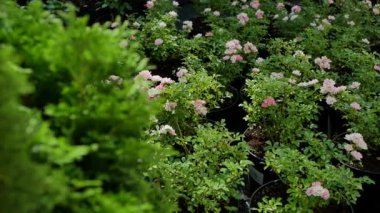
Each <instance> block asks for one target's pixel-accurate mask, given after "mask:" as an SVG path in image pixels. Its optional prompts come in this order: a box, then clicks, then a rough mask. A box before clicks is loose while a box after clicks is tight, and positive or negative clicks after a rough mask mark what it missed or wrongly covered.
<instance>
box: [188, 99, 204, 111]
mask: <svg viewBox="0 0 380 213" xmlns="http://www.w3.org/2000/svg"><path fill="white" fill-rule="evenodd" d="M191 104H193V106H194V109H195V112H196V113H197V114H200V115H206V114H207V108H206V107H205V105H206V101H204V100H201V99H197V100H195V101H192V102H191Z"/></svg>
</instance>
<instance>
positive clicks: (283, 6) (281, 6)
mask: <svg viewBox="0 0 380 213" xmlns="http://www.w3.org/2000/svg"><path fill="white" fill-rule="evenodd" d="M276 9H277V10H283V9H285V5H284V3H282V2H280V3H278V4H277V6H276Z"/></svg>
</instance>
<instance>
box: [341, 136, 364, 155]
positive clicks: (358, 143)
mask: <svg viewBox="0 0 380 213" xmlns="http://www.w3.org/2000/svg"><path fill="white" fill-rule="evenodd" d="M344 139H346V140H347V141H350V142H352V144H345V145H344V149H345V150H346V151H347V152H349V153H350V154H351V156H352V157H353V158H354V159H355V160H359V161H360V160H361V159H362V158H363V155H362V154H361V153H360V152H358V151H357V150H355V148H356V149H358V150H367V149H368V146H367V143H366V142H365V141H364V139H363V136H362V135H361V134H360V133H351V134H347V135H345V136H344Z"/></svg>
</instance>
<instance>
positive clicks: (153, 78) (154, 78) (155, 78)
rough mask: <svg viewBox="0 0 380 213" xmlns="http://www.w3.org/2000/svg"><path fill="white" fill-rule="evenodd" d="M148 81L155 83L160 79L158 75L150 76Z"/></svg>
mask: <svg viewBox="0 0 380 213" xmlns="http://www.w3.org/2000/svg"><path fill="white" fill-rule="evenodd" d="M150 80H152V81H155V82H161V80H162V77H161V76H159V75H152V76H151V77H150Z"/></svg>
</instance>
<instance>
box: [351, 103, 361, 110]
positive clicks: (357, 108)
mask: <svg viewBox="0 0 380 213" xmlns="http://www.w3.org/2000/svg"><path fill="white" fill-rule="evenodd" d="M350 106H351V108H352V109H354V110H361V109H362V107H361V106H360V104H359V103H358V102H352V103H351V104H350Z"/></svg>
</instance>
